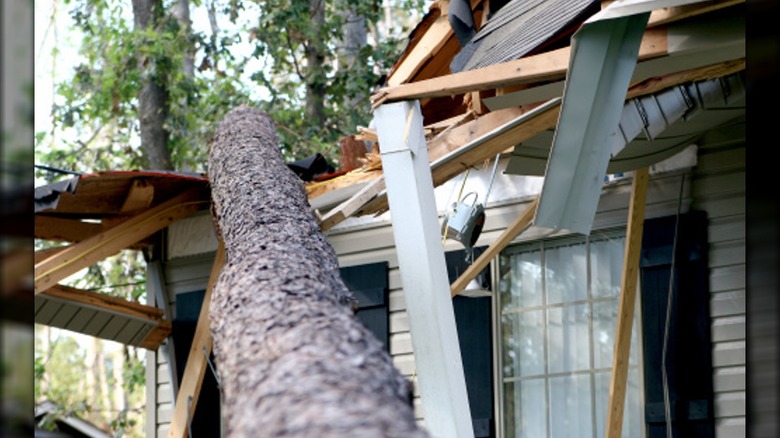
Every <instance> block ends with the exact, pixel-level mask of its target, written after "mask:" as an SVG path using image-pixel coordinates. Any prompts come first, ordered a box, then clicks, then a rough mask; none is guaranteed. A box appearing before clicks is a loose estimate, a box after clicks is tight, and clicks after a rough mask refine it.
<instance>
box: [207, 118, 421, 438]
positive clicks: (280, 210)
mask: <svg viewBox="0 0 780 438" xmlns="http://www.w3.org/2000/svg"><path fill="white" fill-rule="evenodd" d="M277 144H278V142H277V138H276V130H275V127H274V123H273V121H272V120H271V119H270V117H268V116H267V115H266V114H264V113H261V112H260V111H258V110H256V109H253V108H248V107H239V108H237V109H235V110H233V111H231V112H230V113H229V114H228V115H227V116H226V117H225V119H224V120H223V121H222V123H220V125H219V127H218V128H217V131H216V136H215V139H214V143H213V145H212V147H211V150H210V153H209V172H210V173H209V175H210V179H211V188H212V202H213V215H214V218H215V220H216V221H217V222H218V223H219V229H220V230H221V235H222V240H223V242H224V245H225V250H226V253H227V264H226V267H225V268H224V269H223V271H222V274H221V275H220V277H219V279H218V280H217V283H216V285H215V288H214V292H213V295H212V301H211V309H210V318H211V331H212V335H213V348H214V353H215V355H216V362H217V364H216V365H217V369H218V372H219V377H220V381H221V389H222V391H223V396H224V400H223V405H224V409H223V410H222V412H223V421H224V425H225V430H226V435H227V436H257V433H258V432H262V435H263V436H273V437H292V436H295V437H299V436H322V437H342V436H399V437H401V436H402V437H410V438H413V437H423V436H426V433H425V432H424V431H422V430H421V429H420V428H419V427H418V425H417V423H416V422H415V419H414V412H413V409H412V405H411V387H410V384H409V382H408V381H407V380H406V379H405V378H404V377H403V376H402V375H401V374H400V373H399V372H398V370H396V369H395V367H394V366H393V362H392V360H391V358H390V355H389V354H388V353H387V352H386V351H385V349H384V347H383V345H382V343H381V342H380V341H378V340H377V339H376V338H375V337H374V336H373V335H372V334H371V332H369V331H368V329H366V328H365V327H364V326H363V325H362V324H361V323H360V322H359V321H358V320H357V319H356V317H355V316H354V314H353V307H352V306H353V304H354V298H353V297H352V294H351V292H350V291H349V290H348V289H347V288H346V286H345V285H344V283H343V282H342V280H341V277H340V275H339V270H338V260H337V259H336V255H335V252H334V250H333V248H332V247H331V246H330V244H329V243H328V241H327V240H326V239H325V237H324V236H323V234H322V233H321V232H320V229H319V226H318V224H317V221H316V220H315V218H314V215H313V214H312V212H311V211H310V208H309V204H308V202H307V199H306V192H305V190H304V187H303V183H302V182H301V180H300V179H299V178H298V177H297V176H295V174H294V173H293V172H292V171H290V170H289V169H288V168H287V166H286V165H285V163H284V161H283V160H282V156H281V154H280V152H279V150H278V147H277Z"/></svg>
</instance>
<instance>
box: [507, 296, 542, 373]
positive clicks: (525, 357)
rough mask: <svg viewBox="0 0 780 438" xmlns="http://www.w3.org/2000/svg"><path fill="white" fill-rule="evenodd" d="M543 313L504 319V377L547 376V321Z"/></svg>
mask: <svg viewBox="0 0 780 438" xmlns="http://www.w3.org/2000/svg"><path fill="white" fill-rule="evenodd" d="M542 312H543V311H542V310H531V311H527V312H518V313H510V314H507V315H502V316H501V329H502V333H503V337H502V339H503V342H504V345H503V351H504V355H503V359H504V376H506V377H519V376H531V375H538V374H544V321H543V320H542V316H543V314H542Z"/></svg>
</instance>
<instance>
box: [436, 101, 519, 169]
mask: <svg viewBox="0 0 780 438" xmlns="http://www.w3.org/2000/svg"><path fill="white" fill-rule="evenodd" d="M526 111H527V110H526V109H524V108H520V107H517V108H505V109H502V110H498V111H493V112H490V113H487V114H485V115H483V116H480V117H478V118H476V119H474V120H472V121H470V122H468V123H464V124H462V125H460V126H456V127H454V128H452V129H449V130H447V131H445V132H442V133H441V134H440V135H437V136H436V137H434V138H433V139H432V140H431V141H429V142H428V158H429V159H430V160H431V161H432V162H433V161H436V160H438V159H440V158H441V157H443V156H445V155H447V154H449V153H450V152H454V151H456V150H458V149H459V148H461V147H462V146H463V145H466V144H469V143H470V142H472V141H474V140H476V139H478V138H480V137H482V136H483V135H486V134H487V133H489V132H490V131H492V130H494V129H496V128H498V127H499V126H501V125H503V124H505V123H509V122H511V121H512V120H514V119H516V118H518V117H520V116H521V115H523V114H524V113H525V112H526Z"/></svg>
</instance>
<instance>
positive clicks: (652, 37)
mask: <svg viewBox="0 0 780 438" xmlns="http://www.w3.org/2000/svg"><path fill="white" fill-rule="evenodd" d="M666 34H667V31H666V28H664V27H658V28H654V29H648V30H647V31H646V32H645V35H644V38H643V39H642V44H641V46H640V48H639V57H638V59H639V60H647V59H652V58H657V57H660V56H664V55H666V54H667V41H666V36H667V35H666ZM570 55H571V48H570V47H564V48H561V49H558V50H553V51H550V52H545V53H541V54H538V55H534V56H529V57H527V58H520V59H518V60H515V61H509V62H505V63H501V64H496V65H491V66H488V67H483V68H479V69H475V70H469V71H464V72H460V73H455V74H451V75H447V76H441V77H438V78H432V79H427V80H424V81H418V82H414V83H410V84H403V85H398V86H395V87H386V88H382V89H380V90H378V91H377V92H376V93H374V95H373V96H372V104H373V106H374V107H375V108H376V107H377V106H378V105H381V104H382V103H385V102H396V101H400V100H409V99H421V98H430V97H439V96H453V95H457V94H462V93H467V92H471V91H480V90H490V89H495V88H505V87H513V86H517V85H523V84H530V83H537V82H544V81H554V80H560V79H563V78H564V76H565V75H566V71H567V69H568V67H569V58H570Z"/></svg>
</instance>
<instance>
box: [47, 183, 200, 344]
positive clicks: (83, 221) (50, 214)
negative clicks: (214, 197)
mask: <svg viewBox="0 0 780 438" xmlns="http://www.w3.org/2000/svg"><path fill="white" fill-rule="evenodd" d="M208 200H209V192H208V180H207V179H206V178H205V177H204V176H202V175H193V174H182V173H173V172H139V171H132V172H101V173H97V174H91V175H81V176H79V177H77V178H73V179H71V180H68V181H64V182H61V183H55V184H52V185H49V186H44V187H40V188H38V189H36V210H37V211H36V215H35V237H36V238H37V239H41V240H47V241H54V242H69V243H72V244H70V245H65V246H57V247H51V248H46V249H42V250H38V251H36V252H35V309H36V313H35V321H36V322H37V323H40V324H45V325H50V326H53V327H58V328H63V329H67V330H72V331H76V332H80V333H84V334H87V335H91V336H95V337H99V338H102V339H109V340H113V341H117V342H121V343H125V344H128V345H134V346H138V347H142V348H148V349H152V350H154V349H157V347H159V345H160V344H161V343H162V342H163V341H164V340H165V338H166V337H167V336H168V334H169V333H170V330H171V326H170V321H167V320H165V319H164V317H163V311H162V310H161V309H157V308H155V307H150V306H144V305H141V304H138V303H133V302H129V301H126V300H123V299H121V298H117V297H112V296H109V295H106V294H102V293H98V292H93V291H87V290H80V289H76V288H73V287H69V286H65V285H62V284H58V283H59V282H60V281H61V280H63V279H64V278H66V277H68V276H70V275H72V274H74V273H76V272H78V271H79V270H81V269H83V268H85V267H87V266H89V265H91V264H93V263H95V262H98V261H100V260H102V259H104V258H105V257H108V256H110V255H113V254H116V253H118V252H119V251H121V250H123V249H126V248H127V249H140V248H143V247H144V246H145V245H146V244H148V242H149V241H148V240H147V238H148V237H149V236H151V235H152V234H154V233H156V232H157V231H159V230H161V229H163V228H165V227H167V226H168V225H170V224H171V223H173V222H174V221H176V220H178V219H179V218H183V217H185V216H187V215H189V214H190V213H193V212H194V211H196V210H200V209H203V208H205V207H207V206H208Z"/></svg>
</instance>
